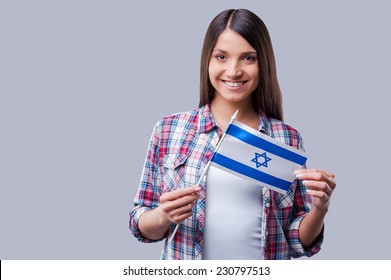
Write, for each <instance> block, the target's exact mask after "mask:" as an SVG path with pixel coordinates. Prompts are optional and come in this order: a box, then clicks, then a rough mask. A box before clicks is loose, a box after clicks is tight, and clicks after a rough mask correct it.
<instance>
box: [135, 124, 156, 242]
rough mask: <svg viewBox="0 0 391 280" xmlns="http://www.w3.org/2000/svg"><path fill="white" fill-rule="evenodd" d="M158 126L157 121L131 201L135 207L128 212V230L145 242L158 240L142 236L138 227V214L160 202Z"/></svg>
mask: <svg viewBox="0 0 391 280" xmlns="http://www.w3.org/2000/svg"><path fill="white" fill-rule="evenodd" d="M159 127H160V126H159V123H157V124H156V126H155V128H154V130H153V133H152V136H151V138H150V141H149V145H148V151H147V155H146V158H145V162H144V167H143V171H142V174H141V179H140V184H139V187H138V190H137V193H136V196H135V198H134V201H133V202H134V206H135V207H134V208H133V210H132V211H131V212H130V213H129V214H130V222H129V228H130V231H131V232H132V234H133V235H134V236H135V237H136V238H137V239H138V240H139V241H141V242H145V243H151V242H156V241H159V240H152V239H147V238H145V237H143V236H142V235H141V232H140V229H139V227H138V221H139V219H140V216H141V215H142V214H143V213H145V212H146V211H149V210H152V209H154V208H156V207H158V206H159V204H160V195H161V174H160V168H159V149H160V147H159V142H160V137H159V135H160V133H159Z"/></svg>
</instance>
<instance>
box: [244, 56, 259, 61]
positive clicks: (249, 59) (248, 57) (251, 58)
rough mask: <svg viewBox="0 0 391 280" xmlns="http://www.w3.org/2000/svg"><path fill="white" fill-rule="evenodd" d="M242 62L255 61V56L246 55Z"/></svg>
mask: <svg viewBox="0 0 391 280" xmlns="http://www.w3.org/2000/svg"><path fill="white" fill-rule="evenodd" d="M243 60H245V61H256V60H257V57H256V56H255V55H246V56H244V57H243Z"/></svg>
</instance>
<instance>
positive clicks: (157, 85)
mask: <svg viewBox="0 0 391 280" xmlns="http://www.w3.org/2000/svg"><path fill="white" fill-rule="evenodd" d="M227 8H248V9H250V10H252V11H253V12H255V13H256V14H258V15H259V16H260V17H261V18H262V19H263V20H264V21H265V23H266V25H267V26H268V28H269V31H270V34H271V37H272V41H273V44H274V49H275V55H276V59H277V69H278V74H279V81H280V86H281V88H282V91H283V96H284V110H285V120H286V122H287V123H288V124H291V125H292V126H294V127H295V128H297V129H298V130H299V131H300V132H301V133H302V135H303V137H304V141H305V144H306V150H307V153H308V155H309V157H310V160H309V162H308V165H309V167H319V168H325V169H329V170H332V171H333V172H335V173H336V174H337V182H338V187H337V190H336V192H335V194H334V197H333V201H332V205H331V208H330V211H329V214H328V216H327V218H326V233H325V235H326V239H325V242H324V245H323V249H322V251H321V252H320V253H319V254H318V255H316V256H315V257H314V259H390V258H391V253H390V252H391V245H390V242H389V233H390V229H391V227H390V223H389V211H390V210H389V209H390V208H389V197H390V196H391V188H390V184H389V173H390V172H389V158H390V156H391V155H390V148H389V139H390V133H389V128H388V127H389V124H388V120H389V118H390V116H389V113H388V110H387V109H388V107H389V102H388V101H389V98H388V95H389V94H390V93H391V92H390V84H389V80H390V65H391V55H390V51H389V50H390V49H391V39H390V36H389V34H390V33H389V32H390V26H391V18H390V17H389V11H390V5H389V4H388V3H387V1H336V0H333V1H259V0H258V1H227V0H225V1H206V0H205V1H192V2H190V1H179V0H178V1H170V0H166V1H115V0H113V1H92V0H91V1H87V0H78V1H74V0H68V1H49V0H48V1H42V0H40V1H1V2H0V32H1V33H0V40H1V44H0V71H1V72H0V79H1V80H0V94H1V100H0V122H1V123H0V124H1V130H0V131H1V136H0V144H1V145H0V149H1V150H0V187H1V194H0V259H157V258H159V254H160V249H161V247H162V243H157V244H142V243H139V242H137V241H136V240H135V239H134V238H133V236H131V234H130V231H129V230H128V212H129V210H130V209H131V208H132V200H133V197H134V195H135V192H136V188H137V184H138V180H139V177H140V173H141V169H142V164H143V161H144V157H145V152H146V148H147V143H148V140H149V137H150V133H151V132H152V128H153V125H154V124H155V122H156V121H157V120H158V119H160V118H161V117H162V116H165V115H169V114H172V113H175V112H179V111H185V110H190V109H193V108H195V107H197V104H198V87H199V74H198V73H199V60H200V51H201V44H202V40H203V37H204V34H205V31H206V28H207V26H208V24H209V22H210V21H211V20H212V18H213V17H214V16H215V15H217V14H218V13H219V12H220V11H222V10H224V9H227Z"/></svg>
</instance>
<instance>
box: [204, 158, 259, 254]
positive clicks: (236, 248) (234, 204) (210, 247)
mask: <svg viewBox="0 0 391 280" xmlns="http://www.w3.org/2000/svg"><path fill="white" fill-rule="evenodd" d="M262 202H263V201H262V187H261V186H259V185H256V184H255V183H251V182H248V181H247V180H244V179H242V178H240V177H237V176H235V175H232V174H230V173H228V172H226V171H224V170H220V169H218V168H216V167H214V166H212V165H211V166H210V167H209V170H208V174H207V177H206V210H205V229H204V247H203V254H202V258H203V259H204V260H216V259H219V260H224V259H225V260H227V259H233V260H239V259H261V256H262V253H261V216H262V210H263V203H262Z"/></svg>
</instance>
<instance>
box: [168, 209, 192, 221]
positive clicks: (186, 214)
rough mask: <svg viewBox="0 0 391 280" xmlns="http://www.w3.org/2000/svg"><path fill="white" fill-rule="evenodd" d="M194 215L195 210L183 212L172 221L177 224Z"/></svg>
mask: <svg viewBox="0 0 391 280" xmlns="http://www.w3.org/2000/svg"><path fill="white" fill-rule="evenodd" d="M192 215H193V211H190V212H186V213H183V214H181V215H179V216H176V217H175V218H173V220H172V221H173V222H174V223H176V224H179V223H181V222H183V221H184V220H186V219H187V218H189V217H191V216H192Z"/></svg>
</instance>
